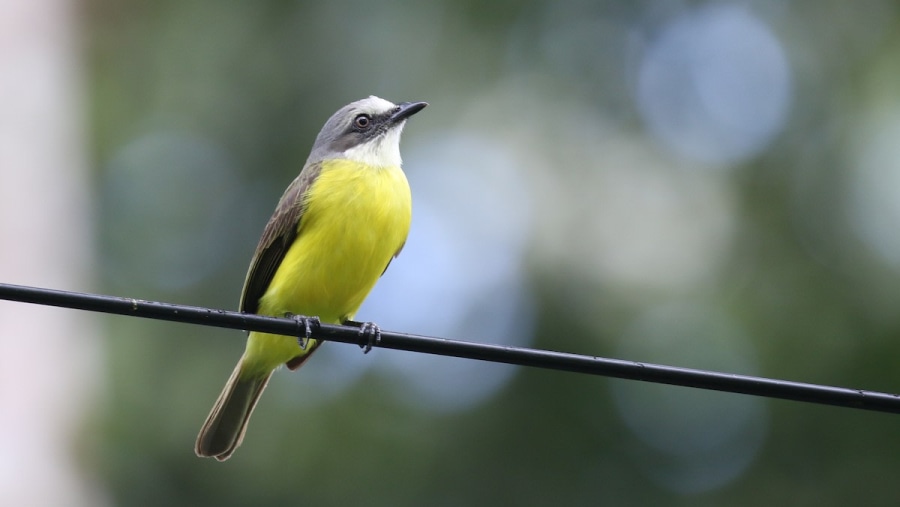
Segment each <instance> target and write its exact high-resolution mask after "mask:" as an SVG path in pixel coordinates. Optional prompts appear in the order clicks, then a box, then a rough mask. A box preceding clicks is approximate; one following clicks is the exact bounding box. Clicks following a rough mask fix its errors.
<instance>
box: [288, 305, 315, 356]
mask: <svg viewBox="0 0 900 507" xmlns="http://www.w3.org/2000/svg"><path fill="white" fill-rule="evenodd" d="M284 316H285V317H288V318H291V319H294V320H295V321H297V323H298V324H300V325H301V326H303V335H302V336H297V345H300V348H301V349H303V350H306V345H307V343H309V339H310V337H312V328H313V326H315V327H317V328H318V327H319V326H320V325H321V324H322V323H321V322H320V321H319V318H318V317H306V316H303V315H294V314H293V313H290V312H288V313H286V314H284Z"/></svg>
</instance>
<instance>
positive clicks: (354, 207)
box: [244, 160, 412, 369]
mask: <svg viewBox="0 0 900 507" xmlns="http://www.w3.org/2000/svg"><path fill="white" fill-rule="evenodd" d="M307 197H308V198H307V201H306V211H305V212H304V214H303V217H302V219H301V221H300V224H299V226H298V227H299V230H298V235H297V238H296V239H295V240H294V243H293V244H292V245H291V247H290V249H289V250H288V252H287V254H286V255H285V257H284V260H283V261H282V262H281V265H280V266H279V267H278V270H277V271H276V272H275V276H274V277H273V278H272V281H271V283H270V284H269V288H268V289H267V290H266V293H265V294H264V295H263V297H262V298H261V299H260V301H259V313H260V314H261V315H272V316H283V315H285V314H286V313H292V314H295V315H307V316H317V317H319V318H320V319H321V320H322V322H325V323H332V324H338V323H341V322H343V321H345V320H347V319H352V318H353V316H354V315H355V314H356V311H357V310H358V309H359V307H360V305H362V302H363V300H364V299H365V298H366V296H367V295H368V294H369V292H370V291H371V290H372V287H374V286H375V282H377V281H378V278H379V277H380V276H381V274H382V273H383V272H384V269H385V267H386V266H387V265H388V263H389V262H390V260H391V258H392V257H393V256H394V254H395V253H397V251H398V250H399V249H400V248H401V247H402V245H403V243H404V242H405V241H406V236H407V234H408V233H409V225H410V220H411V216H412V200H411V197H410V191H409V184H408V183H407V181H406V176H405V175H404V174H403V171H402V170H401V169H400V168H399V167H381V168H375V167H366V166H361V165H360V164H358V163H356V162H351V161H348V160H331V161H328V162H325V163H324V164H323V166H322V171H321V173H320V174H319V176H318V178H317V179H316V181H315V183H313V184H312V186H311V187H310V190H309V192H308V194H307ZM307 350H310V347H307ZM303 354H304V350H303V349H301V348H300V347H299V345H298V344H297V338H296V337H288V336H279V335H268V334H262V333H251V335H250V338H249V340H248V342H247V351H246V353H245V358H244V359H245V365H246V364H247V363H248V362H250V363H253V364H254V366H256V367H258V368H261V369H266V368H268V369H271V368H274V367H276V366H277V365H278V364H281V363H284V362H286V361H288V360H290V359H292V358H294V357H297V356H300V355H303Z"/></svg>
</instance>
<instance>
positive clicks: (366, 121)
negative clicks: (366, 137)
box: [353, 114, 372, 130]
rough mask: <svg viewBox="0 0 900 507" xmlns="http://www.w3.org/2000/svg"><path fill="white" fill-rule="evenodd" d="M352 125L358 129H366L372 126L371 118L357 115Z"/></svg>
mask: <svg viewBox="0 0 900 507" xmlns="http://www.w3.org/2000/svg"><path fill="white" fill-rule="evenodd" d="M353 125H354V126H355V127H356V128H358V129H363V130H365V129H367V128H369V126H371V125H372V117H371V116H369V115H367V114H360V115H357V116H356V118H355V119H354V120H353Z"/></svg>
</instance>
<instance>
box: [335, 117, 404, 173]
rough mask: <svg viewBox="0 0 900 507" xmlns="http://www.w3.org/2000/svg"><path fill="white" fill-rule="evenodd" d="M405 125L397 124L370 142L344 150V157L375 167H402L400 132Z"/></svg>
mask: <svg viewBox="0 0 900 507" xmlns="http://www.w3.org/2000/svg"><path fill="white" fill-rule="evenodd" d="M403 126H404V125H396V126H394V127H393V128H391V129H390V130H388V131H387V132H385V133H384V134H383V135H381V136H378V137H376V138H375V139H372V140H370V141H369V142H366V143H363V144H360V145H359V146H354V147H353V148H350V149H349V150H346V151H345V152H344V158H346V159H348V160H352V161H354V162H359V163H361V164H365V165H369V166H373V167H400V164H401V163H402V162H403V161H402V160H401V159H400V134H401V133H402V132H403Z"/></svg>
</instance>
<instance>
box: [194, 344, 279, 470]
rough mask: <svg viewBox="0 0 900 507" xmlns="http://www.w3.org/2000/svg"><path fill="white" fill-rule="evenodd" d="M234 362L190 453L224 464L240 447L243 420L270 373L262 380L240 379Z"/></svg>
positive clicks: (247, 416) (242, 436)
mask: <svg viewBox="0 0 900 507" xmlns="http://www.w3.org/2000/svg"><path fill="white" fill-rule="evenodd" d="M242 364H243V359H242V360H241V361H238V364H237V366H236V367H235V368H234V373H232V374H231V378H229V379H228V383H227V384H225V388H224V389H223V390H222V394H220V395H219V399H218V400H216V404H215V405H214V406H213V408H212V411H211V412H210V413H209V416H207V418H206V422H205V423H203V428H201V429H200V435H198V436H197V443H196V444H194V452H195V453H197V456H200V457H201V458H216V459H217V460H219V461H225V460H226V459H228V458H229V457H231V454H232V453H233V452H234V450H235V449H237V448H238V446H239V445H241V440H243V439H244V432H245V431H247V421H248V420H249V419H250V414H252V413H253V409H254V408H255V407H256V402H257V401H259V396H260V395H261V394H262V392H263V390H264V389H265V388H266V384H268V383H269V378H270V377H271V376H272V372H271V371H270V372H268V373H267V374H266V375H265V376H263V377H257V378H252V377H251V378H241V375H240V372H241V365H242Z"/></svg>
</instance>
